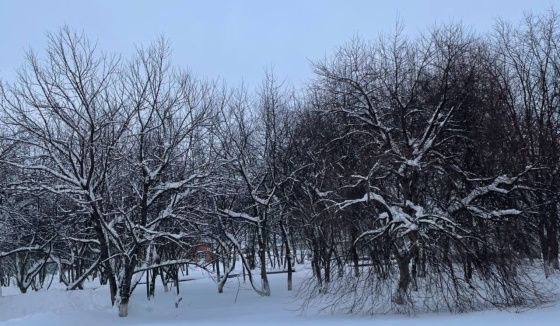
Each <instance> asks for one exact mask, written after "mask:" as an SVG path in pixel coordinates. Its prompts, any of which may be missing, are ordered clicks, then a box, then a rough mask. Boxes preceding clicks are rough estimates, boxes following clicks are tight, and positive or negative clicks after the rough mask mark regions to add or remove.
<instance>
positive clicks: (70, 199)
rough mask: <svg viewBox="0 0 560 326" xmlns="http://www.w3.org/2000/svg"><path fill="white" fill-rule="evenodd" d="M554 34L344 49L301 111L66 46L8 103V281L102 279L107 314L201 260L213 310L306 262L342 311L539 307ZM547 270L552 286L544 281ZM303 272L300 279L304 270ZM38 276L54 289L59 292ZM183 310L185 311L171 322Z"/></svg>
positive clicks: (559, 71) (2, 240) (559, 128)
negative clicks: (203, 255) (237, 285)
mask: <svg viewBox="0 0 560 326" xmlns="http://www.w3.org/2000/svg"><path fill="white" fill-rule="evenodd" d="M559 46H560V26H559V19H558V17H557V16H556V13H555V12H549V13H547V14H544V15H541V16H527V18H526V21H524V22H523V23H521V24H519V25H510V24H507V23H505V22H499V23H497V25H496V29H495V31H494V32H493V33H490V34H489V35H485V36H480V35H475V34H473V33H470V32H467V31H465V30H464V29H463V28H462V27H461V26H457V25H451V26H443V27H440V28H437V29H433V30H430V31H429V32H428V33H424V34H421V35H420V36H418V37H416V38H413V39H411V38H406V37H404V36H403V33H401V30H400V29H398V28H397V30H396V31H395V32H394V33H393V34H390V35H386V36H382V37H380V38H379V39H378V40H376V41H372V42H367V41H363V40H359V39H354V40H352V41H350V42H349V43H347V44H346V45H344V46H342V47H341V48H340V49H339V50H338V51H336V53H334V55H333V56H331V57H330V58H328V59H325V60H323V61H320V62H317V63H316V64H315V65H314V69H315V74H314V78H313V80H312V81H311V82H310V83H309V85H308V86H307V87H306V88H305V89H304V90H302V91H300V92H297V91H295V90H293V89H291V88H290V87H288V86H286V84H285V83H281V82H279V81H278V80H277V79H276V78H275V77H274V75H273V74H272V73H269V74H267V75H266V76H265V78H264V81H263V83H262V85H261V86H260V87H259V88H258V90H257V91H256V92H255V93H253V92H250V91H248V90H247V89H245V88H244V87H239V88H235V89H231V88H228V87H226V86H223V85H220V84H219V83H214V82H209V81H203V80H199V79H196V78H194V77H193V76H192V75H190V74H189V73H188V72H185V71H182V70H180V69H176V68H174V67H173V66H172V65H171V63H170V51H169V49H168V46H167V44H166V43H165V42H164V41H162V40H160V41H158V42H156V43H154V44H153V45H152V46H150V47H147V48H142V49H139V50H138V51H137V53H136V55H135V56H134V57H133V58H131V59H128V60H125V59H123V58H120V57H115V56H110V55H107V54H104V53H100V52H99V51H98V50H96V47H95V45H94V44H91V43H90V42H89V41H88V39H87V38H86V37H84V36H83V35H79V34H75V33H73V32H72V31H70V30H68V29H63V30H61V31H60V32H59V33H57V34H52V35H51V36H50V37H49V46H48V48H47V51H46V52H45V53H44V54H42V55H37V54H35V53H29V54H28V56H27V66H26V67H25V68H24V69H22V70H21V71H20V73H19V77H18V79H17V80H15V81H13V82H11V83H3V84H2V86H1V97H0V98H1V102H0V107H1V109H2V111H1V112H2V113H1V137H0V138H1V139H0V168H1V169H2V174H1V175H2V176H1V180H0V185H1V187H0V188H1V191H2V192H1V198H0V200H1V202H0V206H1V209H2V212H1V216H2V219H1V220H0V261H1V262H2V264H1V266H0V282H2V284H7V283H9V282H12V281H15V282H16V284H17V286H18V287H19V288H20V289H21V291H22V292H25V291H27V289H28V288H30V287H31V288H34V289H38V288H41V287H43V286H49V283H50V282H52V281H53V280H52V279H53V278H54V277H55V276H56V281H57V282H62V283H64V284H66V286H67V288H68V289H69V290H74V289H79V288H82V287H83V284H84V282H85V281H86V280H89V281H91V280H93V279H96V278H98V279H99V281H100V282H101V283H102V284H108V286H109V288H110V300H111V302H112V303H113V304H118V306H119V315H120V316H126V315H127V314H128V302H129V300H130V295H131V293H132V292H133V291H134V289H135V288H136V286H137V285H138V284H139V283H140V282H141V280H142V279H143V276H144V275H145V278H144V279H145V283H146V289H147V295H148V298H150V297H152V296H153V295H154V284H155V282H156V279H157V277H158V276H160V277H161V280H162V281H163V282H164V283H165V284H166V283H167V281H168V280H173V281H174V283H175V285H176V287H177V293H179V292H178V291H179V272H180V270H181V269H182V268H183V267H184V266H185V265H187V264H191V265H201V266H200V267H202V268H207V267H208V266H204V263H202V262H199V261H197V259H196V257H195V253H196V248H199V247H200V246H201V245H204V246H209V247H210V248H211V249H212V251H213V254H212V258H213V261H212V262H211V264H212V266H213V271H214V272H216V273H217V283H218V292H222V291H223V290H224V284H225V282H226V281H227V279H228V278H230V277H231V276H232V275H233V274H235V273H237V271H242V274H243V277H244V278H247V279H248V282H250V284H251V285H252V287H253V289H254V290H255V291H256V293H258V294H260V295H263V296H268V295H271V290H270V285H269V280H268V276H267V275H268V274H269V272H270V271H271V269H275V270H283V271H285V272H286V273H287V287H288V289H289V290H291V289H292V282H293V281H292V278H293V275H292V273H293V271H294V270H295V265H296V264H302V263H306V264H307V263H308V265H306V266H309V267H310V270H311V271H310V274H311V275H310V281H309V282H305V286H304V287H302V289H301V291H300V293H301V294H302V296H303V297H304V298H305V299H307V300H308V301H307V302H313V300H315V299H316V298H320V300H319V302H321V303H322V304H326V305H327V306H328V307H330V308H333V309H343V310H347V311H370V312H375V311H379V310H387V309H394V310H398V311H403V310H405V311H408V310H409V309H411V308H422V309H431V310H440V309H450V310H455V311H464V310H471V309H479V308H481V307H483V306H484V305H488V304H491V305H495V306H516V305H531V304H536V303H539V302H542V301H543V300H545V299H546V292H545V291H544V289H545V288H546V285H547V284H546V282H545V283H538V282H537V279H538V276H539V275H540V274H541V273H544V274H545V275H546V276H547V277H548V276H550V275H553V274H554V273H556V272H557V271H558V270H559V261H558V241H559V239H558V217H559V215H558V214H559V212H558V209H559V207H558V205H559V198H558V195H559V191H560V189H559V186H560V184H559V182H560V179H559V173H560V171H559V169H560V157H559V155H560V154H559V152H558V146H560V125H559V123H560V120H559V119H560V102H559V101H560V50H559ZM539 265H540V266H542V267H540V268H539ZM302 268H304V267H302ZM49 277H50V278H51V279H50V281H49ZM179 301H180V299H178V301H177V304H178V302H179Z"/></svg>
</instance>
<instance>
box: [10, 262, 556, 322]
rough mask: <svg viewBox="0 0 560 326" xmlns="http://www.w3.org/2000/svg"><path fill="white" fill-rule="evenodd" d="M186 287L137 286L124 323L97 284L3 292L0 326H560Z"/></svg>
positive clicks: (238, 288) (236, 285)
mask: <svg viewBox="0 0 560 326" xmlns="http://www.w3.org/2000/svg"><path fill="white" fill-rule="evenodd" d="M297 267H298V268H299V270H298V271H297V272H296V273H295V274H294V285H295V287H297V286H298V285H300V284H302V282H305V280H306V279H307V278H306V275H308V272H309V271H308V270H305V268H304V267H302V266H300V265H298V266H297ZM188 277H189V278H195V280H191V281H187V282H181V283H180V284H181V286H180V288H181V297H182V301H181V302H180V304H179V307H178V308H176V307H175V301H176V294H175V289H174V288H172V289H171V290H170V291H169V292H164V291H163V287H162V286H161V285H159V286H158V287H157V288H156V295H155V298H153V299H151V300H148V299H147V298H146V294H145V293H146V289H145V286H144V285H138V287H137V288H136V290H135V292H134V294H133V296H132V299H131V302H130V306H129V316H128V317H126V318H119V317H118V316H117V311H116V308H113V307H111V304H110V302H109V295H108V288H107V287H106V286H102V287H100V286H98V285H97V284H96V283H95V282H93V283H90V284H88V285H87V287H86V289H84V290H75V291H66V290H64V289H62V288H56V285H54V284H53V287H54V288H53V287H51V289H50V290H41V291H38V292H34V291H31V290H30V291H31V292H28V293H27V294H19V292H18V290H17V288H14V287H10V288H3V297H0V325H79V326H86V325H262V324H264V325H317V324H321V325H325V326H327V325H430V326H437V325H445V326H448V325H475V326H480V325H493V326H495V325H508V326H515V325H539V326H543V325H560V303H554V304H549V305H547V306H543V307H539V308H537V309H532V310H526V311H522V312H513V311H498V310H490V311H483V312H473V313H465V314H449V313H438V314H417V315H414V316H407V315H374V316H352V315H344V314H340V315H333V314H328V313H324V312H323V313H320V312H317V311H312V310H307V311H305V312H302V311H301V309H300V300H299V299H298V298H296V296H295V294H296V293H295V292H296V291H293V292H289V291H287V290H286V274H271V275H270V285H271V290H272V295H271V296H270V297H261V296H259V295H257V294H256V293H255V292H254V291H253V290H252V289H251V288H250V285H249V284H248V283H247V284H244V283H243V280H242V278H241V277H239V278H238V279H236V278H232V279H230V280H228V282H227V284H226V287H225V289H224V293H223V294H218V293H217V287H216V284H215V282H214V281H213V280H212V278H211V277H209V275H208V273H206V272H203V271H200V270H198V271H197V270H191V272H190V273H189V276H188Z"/></svg>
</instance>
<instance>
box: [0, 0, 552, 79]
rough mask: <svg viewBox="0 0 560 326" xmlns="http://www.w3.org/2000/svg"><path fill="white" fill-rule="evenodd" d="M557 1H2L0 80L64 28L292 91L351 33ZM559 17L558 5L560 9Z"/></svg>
mask: <svg viewBox="0 0 560 326" xmlns="http://www.w3.org/2000/svg"><path fill="white" fill-rule="evenodd" d="M554 3H556V1H553V0H464V1H451V0H431V1H430V0H416V1H415V0H406V1H405V0H395V1H389V0H385V1H373V0H371V1H365V0H364V1H352V0H346V1H343V0H340V1H319V0H317V1H305V0H299V1H298V0H289V1H286V0H283V1H280V0H277V1H264V0H263V1H258V0H247V1H233V0H231V1H227V0H223V1H207V0H204V1H203V0H198V1H178V0H177V1H155V0H153V1H139V0H136V1H132V0H129V1H122V0H120V1H116V0H104V1H93V0H91V1H77V0H49V1H40V0H36V1H26V0H1V1H0V78H2V79H3V80H10V79H13V77H14V70H15V68H17V67H19V66H21V64H22V62H23V54H24V52H25V50H26V49H28V48H30V47H31V48H33V49H35V50H42V49H43V48H44V47H45V43H46V42H45V41H46V38H45V34H46V33H47V32H49V31H51V32H52V31H56V30H57V29H58V28H60V27H61V26H63V25H68V26H69V27H71V28H73V29H75V30H78V31H84V32H85V33H86V34H87V35H88V36H89V37H90V38H92V39H94V40H96V41H97V42H98V46H99V48H101V49H103V50H107V51H111V52H116V53H122V54H124V55H125V56H126V55H128V54H130V53H131V52H132V51H133V50H134V47H135V46H136V45H140V44H147V43H149V42H150V41H152V40H154V39H156V38H157V37H158V36H159V35H164V36H165V37H166V38H167V39H168V40H169V41H170V42H171V44H172V47H173V59H174V62H175V64H177V65H180V66H183V67H188V68H190V70H191V71H193V72H195V73H196V74H197V75H198V76H201V77H208V78H217V77H221V78H223V79H224V80H225V81H227V82H228V83H232V84H235V83H238V82H240V81H241V80H244V81H245V82H246V83H248V84H249V85H250V86H252V85H255V84H257V83H258V82H259V80H260V78H261V76H262V73H263V71H264V69H265V68H267V67H274V70H275V72H276V74H277V75H278V76H279V77H280V78H282V79H287V80H290V81H291V82H292V84H295V85H298V84H301V83H302V82H303V81H305V80H306V79H307V78H309V76H310V72H311V69H310V65H309V60H313V59H317V58H322V57H324V56H325V54H328V53H331V52H332V50H333V49H335V48H336V47H337V46H338V45H341V44H342V43H344V42H345V41H347V40H348V39H350V38H351V37H352V36H353V35H356V34H358V35H360V36H361V37H363V38H375V37H376V36H377V35H378V34H379V33H380V32H390V31H391V30H392V28H393V26H394V24H395V20H396V18H397V17H399V19H400V20H402V21H404V23H405V25H406V30H407V32H408V33H416V32H418V31H421V30H424V29H426V28H427V27H429V26H432V25H434V24H436V23H444V22H449V21H461V22H463V23H464V24H465V25H467V26H469V27H471V28H473V29H475V30H478V31H485V30H489V29H491V28H492V26H493V24H494V21H495V19H496V18H498V17H501V18H504V19H507V20H510V21H513V22H517V21H519V20H520V19H521V18H522V17H523V13H524V12H529V11H532V12H535V13H540V12H543V11H545V10H548V9H549V8H551V6H552V4H554ZM557 9H558V7H557Z"/></svg>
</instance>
